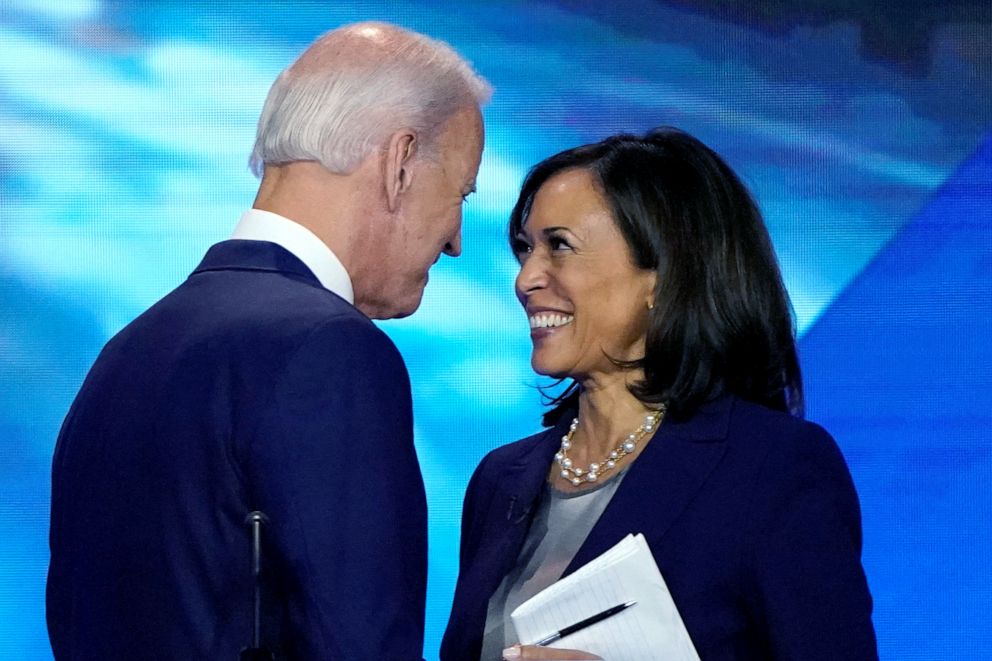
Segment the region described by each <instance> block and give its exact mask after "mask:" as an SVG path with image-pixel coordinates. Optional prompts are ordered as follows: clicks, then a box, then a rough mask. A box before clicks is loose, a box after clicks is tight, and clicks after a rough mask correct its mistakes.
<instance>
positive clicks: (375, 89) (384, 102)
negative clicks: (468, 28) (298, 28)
mask: <svg viewBox="0 0 992 661" xmlns="http://www.w3.org/2000/svg"><path fill="white" fill-rule="evenodd" d="M491 94H492V89H491V88H490V86H489V84H488V83H487V82H486V81H485V80H484V79H483V78H481V77H480V76H479V75H478V74H477V73H476V72H475V71H474V70H473V69H472V66H471V65H470V64H469V63H468V62H466V61H465V60H464V59H462V58H461V56H459V55H458V54H457V53H456V52H455V51H454V50H452V49H451V47H450V46H448V45H447V44H445V43H443V42H441V41H437V40H435V39H431V38H430V37H426V36H424V35H422V34H418V33H416V32H411V31H409V30H404V29H403V28H399V27H396V26H394V25H389V24H386V23H358V24H355V25H349V26H346V27H343V28H339V29H337V30H332V31H331V32H328V33H327V34H325V35H323V36H322V37H320V38H319V39H318V40H317V41H315V42H314V43H313V44H312V45H311V46H310V47H309V48H308V49H307V50H306V51H304V53H303V54H302V55H300V57H299V58H298V59H297V60H296V62H294V63H293V64H292V65H291V66H290V67H288V68H287V69H286V70H285V71H283V72H282V73H281V74H280V75H279V78H277V79H276V81H275V83H273V85H272V89H270V90H269V95H268V98H266V100H265V106H264V107H263V108H262V115H261V117H260V118H259V120H258V132H257V134H256V137H255V147H254V149H253V150H252V155H251V169H252V172H254V173H255V175H256V176H261V174H262V171H263V169H264V166H265V165H266V164H271V165H276V164H283V163H290V162H293V161H317V162H319V163H321V164H322V165H323V166H324V167H325V168H327V169H328V170H330V171H331V172H335V173H338V174H347V173H348V172H350V171H351V170H352V169H354V168H355V167H356V166H357V165H358V164H359V163H361V162H362V161H363V160H364V159H365V158H366V157H368V156H369V155H370V154H371V153H372V152H373V151H374V150H376V149H378V148H380V147H381V146H382V144H383V143H384V141H385V140H386V139H387V137H388V136H389V135H390V134H391V133H392V132H393V131H396V130H398V129H401V128H409V129H412V130H414V131H415V132H416V134H417V138H418V149H419V152H418V153H419V155H421V156H427V157H431V156H434V155H435V154H434V153H433V148H434V146H435V145H434V143H435V142H436V138H437V137H438V134H439V133H440V129H441V127H442V125H443V124H444V123H445V121H446V120H448V119H449V118H450V117H451V116H452V115H454V114H455V113H456V112H458V111H459V110H461V109H463V108H468V107H472V106H475V107H480V106H482V105H483V104H485V103H486V102H487V101H488V100H489V97H490V95H491Z"/></svg>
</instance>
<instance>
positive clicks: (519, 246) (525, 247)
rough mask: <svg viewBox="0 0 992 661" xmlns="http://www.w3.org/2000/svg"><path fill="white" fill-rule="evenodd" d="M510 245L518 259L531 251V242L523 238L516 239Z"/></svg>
mask: <svg viewBox="0 0 992 661" xmlns="http://www.w3.org/2000/svg"><path fill="white" fill-rule="evenodd" d="M510 247H511V249H512V250H513V254H514V255H516V256H517V259H519V258H520V256H521V255H526V254H528V253H529V252H530V251H531V247H530V244H529V243H527V242H526V241H524V240H523V239H514V240H513V242H512V243H511V244H510Z"/></svg>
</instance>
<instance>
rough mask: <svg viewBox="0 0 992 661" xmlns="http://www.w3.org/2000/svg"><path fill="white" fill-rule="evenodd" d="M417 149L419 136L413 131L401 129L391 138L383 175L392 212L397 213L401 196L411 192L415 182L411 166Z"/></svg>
mask: <svg viewBox="0 0 992 661" xmlns="http://www.w3.org/2000/svg"><path fill="white" fill-rule="evenodd" d="M417 147H418V144H417V134H416V133H415V132H414V131H413V129H400V130H399V131H396V132H395V133H393V134H392V135H391V136H389V142H388V143H387V145H386V154H385V162H384V163H383V173H382V174H383V181H384V183H385V187H386V204H387V206H388V208H389V210H390V211H396V208H397V207H398V206H399V198H400V195H402V194H403V193H405V192H406V191H407V190H409V188H410V184H411V183H412V181H413V170H412V168H411V167H410V165H411V164H412V163H413V159H414V156H415V155H416V153H417Z"/></svg>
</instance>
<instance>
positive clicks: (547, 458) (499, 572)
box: [479, 422, 568, 595]
mask: <svg viewBox="0 0 992 661" xmlns="http://www.w3.org/2000/svg"><path fill="white" fill-rule="evenodd" d="M567 424H568V423H567V422H564V423H562V424H560V425H558V426H555V427H552V428H551V429H549V430H547V431H545V432H544V433H542V434H541V435H540V436H539V437H538V438H537V439H536V442H535V443H534V444H533V445H532V446H531V447H530V449H529V450H528V451H527V452H524V453H521V454H520V456H518V457H517V458H516V460H515V461H514V462H513V463H512V464H510V465H509V466H507V468H506V469H505V470H504V471H503V473H502V474H501V475H500V476H499V478H498V480H497V483H496V484H497V486H496V493H495V494H494V495H493V498H492V501H491V502H490V506H489V511H488V513H487V516H486V532H485V534H484V536H483V539H489V540H497V543H495V544H493V545H492V546H491V547H490V550H489V551H486V553H487V554H488V555H487V557H486V558H485V560H484V561H483V562H481V563H479V564H480V566H484V567H486V568H487V570H488V571H487V572H486V573H487V574H488V576H487V578H488V582H487V583H486V585H485V586H484V590H485V592H486V594H487V595H491V594H492V592H493V591H495V590H496V588H497V587H499V583H500V581H502V580H503V576H505V575H506V573H507V572H508V571H509V570H510V568H511V567H512V566H513V563H514V562H516V560H517V556H518V555H520V548H521V546H522V545H523V542H524V538H525V537H526V536H527V530H528V529H529V528H530V522H531V518H532V517H533V513H534V509H535V507H536V505H537V500H538V498H539V497H540V495H541V489H542V488H543V486H544V482H545V480H546V479H547V473H548V469H549V467H550V466H551V461H552V459H553V457H554V454H555V452H556V451H557V448H558V440H559V439H560V438H561V435H562V434H563V433H564V427H565V426H567Z"/></svg>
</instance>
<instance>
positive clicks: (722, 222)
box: [509, 127, 803, 425]
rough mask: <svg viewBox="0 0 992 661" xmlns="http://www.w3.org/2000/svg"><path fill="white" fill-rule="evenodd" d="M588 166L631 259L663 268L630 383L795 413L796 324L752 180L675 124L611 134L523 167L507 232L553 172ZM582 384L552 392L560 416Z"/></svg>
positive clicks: (687, 406)
mask: <svg viewBox="0 0 992 661" xmlns="http://www.w3.org/2000/svg"><path fill="white" fill-rule="evenodd" d="M574 168H582V169H585V170H588V171H589V172H590V173H591V174H592V175H593V181H594V182H595V183H596V185H597V187H598V188H599V191H600V193H601V194H602V195H603V197H604V199H605V200H606V202H607V204H608V205H609V207H610V208H611V209H612V212H613V218H614V220H615V221H616V224H617V227H618V228H619V230H620V232H621V234H622V235H623V237H624V239H626V242H627V245H628V246H629V247H630V251H631V255H632V256H633V260H634V263H635V264H636V265H637V266H638V267H640V268H642V269H650V270H652V271H655V272H656V273H657V274H658V278H657V283H658V284H657V286H656V288H655V292H654V308H653V309H651V310H650V311H649V313H648V315H649V319H648V329H647V341H646V345H645V355H644V358H642V359H640V360H635V361H631V362H620V361H617V364H618V365H622V366H625V367H640V368H642V369H643V370H644V379H643V381H640V382H639V383H636V384H634V385H633V386H632V387H631V392H632V393H633V394H634V395H635V396H636V397H637V398H638V399H640V400H641V401H643V402H645V403H649V404H659V403H662V402H664V403H665V404H666V405H667V407H668V411H669V414H670V415H672V416H674V417H686V416H688V415H691V414H692V412H693V411H695V410H696V409H697V408H698V407H699V405H700V404H702V403H703V402H705V401H706V400H707V399H710V398H712V397H714V396H716V395H718V394H721V393H733V394H735V395H737V396H739V397H741V398H743V399H746V400H749V401H752V402H756V403H758V404H762V405H764V406H768V407H770V408H773V409H778V410H780V411H786V412H789V413H791V414H793V415H795V416H799V417H801V416H802V415H803V387H802V377H801V375H800V371H799V361H798V358H797V356H796V342H795V324H794V320H793V314H792V307H791V305H790V303H789V297H788V294H787V293H786V291H785V286H784V284H783V283H782V275H781V273H780V272H779V268H778V262H777V260H776V258H775V251H774V249H773V248H772V243H771V240H770V239H769V237H768V231H767V230H766V229H765V224H764V221H763V220H762V218H761V212H760V211H759V210H758V207H757V205H756V204H755V202H754V200H753V199H752V197H751V195H750V193H749V192H748V190H747V188H745V186H744V184H742V183H741V181H740V179H739V178H738V177H737V175H736V174H734V172H733V170H731V169H730V167H729V166H728V165H727V164H726V163H724V161H723V159H721V158H720V157H719V156H718V155H717V154H716V153H715V152H714V151H713V150H711V149H710V148H709V147H707V146H706V145H704V144H703V143H701V142H700V141H699V140H697V139H696V138H693V137H692V136H690V135H688V134H687V133H684V132H683V131H679V130H677V129H673V128H667V127H666V128H658V129H655V130H653V131H650V132H649V133H647V134H646V135H645V136H644V137H643V138H642V137H637V136H634V135H627V134H623V135H616V136H613V137H610V138H607V139H606V140H603V141H602V142H597V143H595V144H591V145H584V146H582V147H576V148H574V149H569V150H567V151H563V152H561V153H559V154H555V155H554V156H552V157H550V158H548V159H546V160H544V161H542V162H540V163H538V164H537V165H536V166H534V168H533V169H532V170H531V171H530V172H529V173H528V174H527V178H526V179H525V180H524V184H523V188H522V189H521V191H520V197H519V199H518V200H517V203H516V205H515V206H514V208H513V213H512V214H511V215H510V226H509V234H510V243H511V245H512V244H513V243H514V241H515V239H516V237H517V235H518V234H519V233H520V232H521V230H522V229H523V226H524V225H525V224H526V222H527V216H528V214H529V213H530V208H531V205H532V203H533V201H534V196H535V195H536V194H537V191H538V190H539V189H540V188H541V186H542V185H544V183H545V182H546V181H547V180H548V179H550V178H551V177H553V176H554V175H556V174H558V173H560V172H562V171H565V170H570V169H574ZM577 398H578V385H577V384H575V383H572V384H571V385H570V386H569V387H568V388H567V389H566V390H565V391H564V392H563V393H562V394H561V395H559V396H558V397H555V398H551V399H550V404H552V405H553V406H554V408H553V409H552V410H551V411H549V412H548V413H547V414H546V415H545V417H544V423H545V424H546V425H550V424H554V423H555V422H556V421H557V420H558V419H559V418H560V417H561V416H562V415H563V414H564V413H565V412H566V411H568V410H571V409H574V407H575V406H576V402H577Z"/></svg>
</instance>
